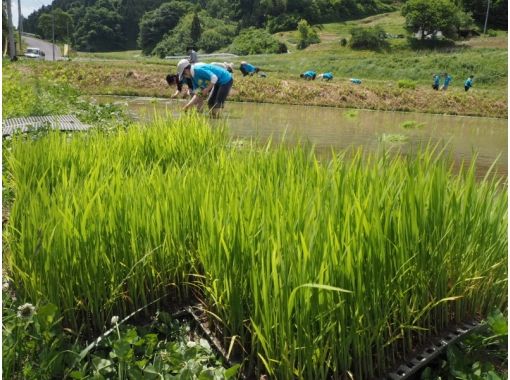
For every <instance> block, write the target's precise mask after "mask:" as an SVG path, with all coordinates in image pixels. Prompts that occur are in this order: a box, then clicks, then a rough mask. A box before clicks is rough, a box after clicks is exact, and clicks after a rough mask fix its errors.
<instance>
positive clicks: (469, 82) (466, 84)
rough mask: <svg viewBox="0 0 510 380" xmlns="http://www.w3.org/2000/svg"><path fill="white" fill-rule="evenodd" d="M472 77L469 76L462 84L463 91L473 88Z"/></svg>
mask: <svg viewBox="0 0 510 380" xmlns="http://www.w3.org/2000/svg"><path fill="white" fill-rule="evenodd" d="M474 77H475V76H474V75H470V76H469V77H468V79H466V81H465V82H464V90H466V91H468V90H469V89H470V88H471V87H473V79H474Z"/></svg>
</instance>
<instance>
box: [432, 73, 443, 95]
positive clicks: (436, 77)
mask: <svg viewBox="0 0 510 380" xmlns="http://www.w3.org/2000/svg"><path fill="white" fill-rule="evenodd" d="M440 80H441V79H440V78H439V75H437V74H434V82H433V83H432V88H433V89H434V90H436V91H437V90H439V81H440Z"/></svg>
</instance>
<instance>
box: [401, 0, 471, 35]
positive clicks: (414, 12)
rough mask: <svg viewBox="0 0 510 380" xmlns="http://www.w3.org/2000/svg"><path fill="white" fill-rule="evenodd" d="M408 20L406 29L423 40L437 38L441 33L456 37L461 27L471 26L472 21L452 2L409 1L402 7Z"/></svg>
mask: <svg viewBox="0 0 510 380" xmlns="http://www.w3.org/2000/svg"><path fill="white" fill-rule="evenodd" d="M402 15H404V16H405V18H406V25H405V28H406V29H407V30H408V31H409V32H411V33H419V34H420V36H421V39H425V38H426V37H428V36H431V37H435V36H436V34H437V33H438V32H441V33H442V34H443V35H444V36H446V37H455V36H456V33H457V31H458V29H459V28H460V27H461V26H469V25H470V24H471V19H470V17H469V16H468V15H466V14H465V13H464V12H463V11H462V10H461V9H460V8H459V7H457V5H456V4H455V3H453V2H452V1H451V0H408V1H407V2H406V3H405V4H404V6H403V7H402Z"/></svg>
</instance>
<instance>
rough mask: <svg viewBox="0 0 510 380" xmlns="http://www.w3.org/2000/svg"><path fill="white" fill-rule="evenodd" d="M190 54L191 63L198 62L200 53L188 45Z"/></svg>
mask: <svg viewBox="0 0 510 380" xmlns="http://www.w3.org/2000/svg"><path fill="white" fill-rule="evenodd" d="M188 54H189V61H190V62H191V63H197V62H198V55H197V52H196V51H195V49H194V48H193V47H188Z"/></svg>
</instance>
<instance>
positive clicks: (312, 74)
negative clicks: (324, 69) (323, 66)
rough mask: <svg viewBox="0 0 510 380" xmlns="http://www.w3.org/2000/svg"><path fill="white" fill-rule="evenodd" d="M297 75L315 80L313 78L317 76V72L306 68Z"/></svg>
mask: <svg viewBox="0 0 510 380" xmlns="http://www.w3.org/2000/svg"><path fill="white" fill-rule="evenodd" d="M299 76H300V77H301V78H305V79H306V80H315V78H316V77H317V73H316V72H315V71H312V70H308V71H305V72H304V73H303V74H301V75H299Z"/></svg>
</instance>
